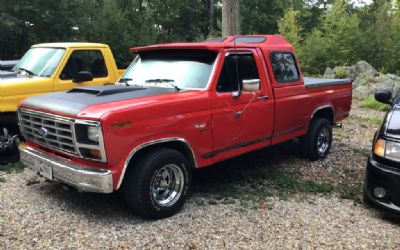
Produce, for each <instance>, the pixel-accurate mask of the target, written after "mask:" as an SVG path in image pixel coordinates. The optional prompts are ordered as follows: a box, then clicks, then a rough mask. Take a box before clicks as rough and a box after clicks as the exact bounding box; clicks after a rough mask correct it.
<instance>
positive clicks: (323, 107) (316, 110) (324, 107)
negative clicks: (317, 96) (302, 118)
mask: <svg viewBox="0 0 400 250" xmlns="http://www.w3.org/2000/svg"><path fill="white" fill-rule="evenodd" d="M326 108H330V109H331V110H332V112H333V121H332V122H334V121H335V109H334V107H333V106H332V105H323V106H320V107H318V108H316V109H315V110H314V112H312V114H311V119H312V118H314V115H315V113H317V112H318V111H320V110H321V109H326Z"/></svg>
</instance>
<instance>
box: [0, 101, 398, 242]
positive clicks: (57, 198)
mask: <svg viewBox="0 0 400 250" xmlns="http://www.w3.org/2000/svg"><path fill="white" fill-rule="evenodd" d="M383 114H384V113H382V112H372V111H370V110H365V109H361V108H358V105H357V103H356V104H355V108H354V111H353V112H352V116H351V119H348V120H346V121H345V122H344V128H343V129H342V130H335V142H334V145H333V147H332V151H331V154H330V155H329V156H328V157H327V159H325V160H324V161H319V162H309V161H307V160H304V159H302V158H301V156H299V155H298V154H297V153H296V152H297V150H298V148H297V145H295V144H293V143H291V144H288V145H283V146H280V147H276V148H272V149H267V150H261V151H258V152H255V153H251V154H248V155H246V156H243V157H239V158H236V159H234V160H232V161H228V162H225V163H223V164H219V165H218V166H216V167H214V168H212V169H210V170H205V171H199V172H196V173H195V178H194V180H195V184H194V188H193V189H194V190H193V195H192V196H191V198H190V199H189V200H188V202H187V203H186V205H185V206H184V209H183V211H181V212H180V213H179V214H177V215H175V216H173V217H171V218H168V219H164V220H159V221H145V220H142V219H140V218H138V217H137V216H135V215H132V214H130V213H129V211H128V209H127V207H126V205H125V204H124V203H123V201H122V199H121V198H120V196H119V194H118V193H117V194H111V195H100V194H88V193H78V192H76V191H73V190H68V189H65V188H64V187H63V186H62V185H60V184H58V183H49V182H46V181H44V180H43V179H42V178H38V177H36V176H35V175H34V174H33V173H32V172H30V171H29V170H25V171H23V172H22V173H16V172H13V173H7V172H0V249H32V248H35V249H43V248H45V249H48V248H54V249H60V248H71V249H77V248H78V249H110V248H112V249H131V248H137V249H158V248H160V249H165V248H167V249H168V248H169V249H181V248H183V249H204V248H209V249H220V248H225V249H238V248H247V249H286V248H287V249H293V248H299V249H303V248H304V249H310V248H318V249H331V248H339V249H341V248H352V249H354V248H357V249H358V248H364V249H398V248H399V246H400V237H399V236H400V218H399V217H398V216H395V215H392V214H388V213H384V212H382V211H379V210H376V209H371V208H367V207H365V206H364V205H362V204H361V203H360V195H361V183H362V178H363V171H364V167H365V162H366V155H367V154H368V150H369V147H370V140H371V138H372V134H373V132H374V130H375V128H376V127H377V125H376V124H377V121H376V119H377V118H381V117H382V116H383ZM271 169H273V170H274V171H279V172H278V173H279V174H278V175H275V177H276V178H275V179H269V177H267V176H266V175H265V173H276V172H271V171H272V170H271ZM265 171H267V172H265ZM282 173H283V174H282ZM238 176H239V177H238ZM291 176H297V177H296V178H294V179H293V178H291ZM304 186H309V187H310V188H304Z"/></svg>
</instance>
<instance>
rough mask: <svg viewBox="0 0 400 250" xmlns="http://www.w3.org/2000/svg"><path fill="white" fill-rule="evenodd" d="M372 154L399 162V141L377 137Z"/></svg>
mask: <svg viewBox="0 0 400 250" xmlns="http://www.w3.org/2000/svg"><path fill="white" fill-rule="evenodd" d="M374 154H376V155H377V156H380V157H383V158H386V159H389V160H393V161H399V162H400V143H398V142H394V141H388V140H384V139H378V140H377V141H376V142H375V145H374Z"/></svg>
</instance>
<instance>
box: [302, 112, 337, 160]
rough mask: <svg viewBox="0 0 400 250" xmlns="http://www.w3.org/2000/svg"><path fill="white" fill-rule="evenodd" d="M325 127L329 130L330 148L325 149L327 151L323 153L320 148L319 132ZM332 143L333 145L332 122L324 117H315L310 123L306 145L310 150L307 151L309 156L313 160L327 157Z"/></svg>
mask: <svg viewBox="0 0 400 250" xmlns="http://www.w3.org/2000/svg"><path fill="white" fill-rule="evenodd" d="M324 127H327V128H328V130H329V145H328V148H327V149H326V150H325V153H324V154H321V153H320V152H319V150H318V134H319V133H320V131H321V129H323V128H324ZM331 145H332V125H331V123H330V122H329V121H328V120H327V119H324V118H316V119H313V120H312V122H311V125H310V129H309V133H308V134H307V139H306V145H305V147H306V148H307V151H308V152H306V153H307V154H308V157H309V158H310V159H311V160H319V159H323V158H325V157H326V156H327V155H328V153H329V150H330V148H331Z"/></svg>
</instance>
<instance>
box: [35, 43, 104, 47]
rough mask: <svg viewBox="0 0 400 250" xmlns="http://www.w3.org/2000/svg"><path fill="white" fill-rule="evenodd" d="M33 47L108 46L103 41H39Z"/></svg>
mask: <svg viewBox="0 0 400 250" xmlns="http://www.w3.org/2000/svg"><path fill="white" fill-rule="evenodd" d="M32 47H33V48H37V47H39V48H40V47H43V48H105V47H108V45H107V44H103V43H80V42H74V43H40V44H35V45H33V46H32Z"/></svg>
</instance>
